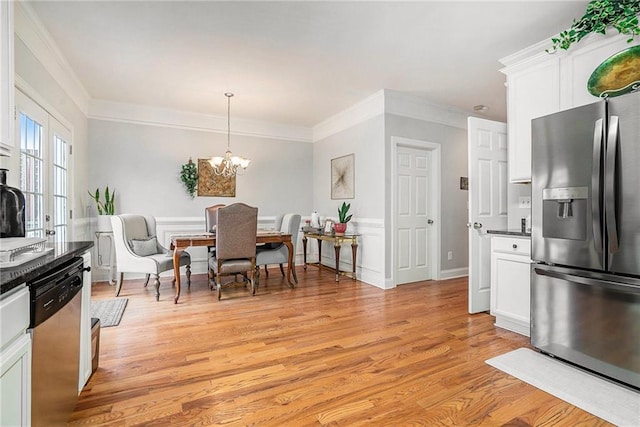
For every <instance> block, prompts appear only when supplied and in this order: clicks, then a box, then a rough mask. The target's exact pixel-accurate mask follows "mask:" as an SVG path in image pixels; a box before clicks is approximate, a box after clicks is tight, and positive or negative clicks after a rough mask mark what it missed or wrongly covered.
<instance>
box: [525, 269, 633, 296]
mask: <svg viewBox="0 0 640 427" xmlns="http://www.w3.org/2000/svg"><path fill="white" fill-rule="evenodd" d="M534 270H535V272H536V274H538V275H540V276H549V277H553V278H554V279H560V280H566V281H569V282H573V283H579V284H581V285H587V286H595V287H600V288H602V287H607V288H608V289H612V290H617V291H619V292H632V293H638V291H639V288H638V286H634V285H627V284H624V283H619V282H612V281H611V280H604V279H592V278H590V277H584V276H574V275H573V274H567V273H561V272H559V271H551V270H545V269H542V268H537V267H536V268H534Z"/></svg>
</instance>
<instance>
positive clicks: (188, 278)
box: [186, 264, 191, 288]
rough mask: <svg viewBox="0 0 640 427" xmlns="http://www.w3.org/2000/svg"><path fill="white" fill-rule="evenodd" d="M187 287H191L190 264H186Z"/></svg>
mask: <svg viewBox="0 0 640 427" xmlns="http://www.w3.org/2000/svg"><path fill="white" fill-rule="evenodd" d="M186 270H187V273H186V274H187V287H188V288H190V287H191V264H187V268H186Z"/></svg>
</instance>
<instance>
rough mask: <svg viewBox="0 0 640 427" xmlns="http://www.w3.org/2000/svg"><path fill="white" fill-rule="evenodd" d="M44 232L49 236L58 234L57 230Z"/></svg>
mask: <svg viewBox="0 0 640 427" xmlns="http://www.w3.org/2000/svg"><path fill="white" fill-rule="evenodd" d="M44 234H46V235H47V236H53V235H54V234H56V230H44Z"/></svg>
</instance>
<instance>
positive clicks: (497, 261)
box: [491, 237, 531, 336]
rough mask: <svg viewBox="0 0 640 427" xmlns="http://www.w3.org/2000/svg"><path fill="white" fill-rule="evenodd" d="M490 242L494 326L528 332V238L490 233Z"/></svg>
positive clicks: (529, 297)
mask: <svg viewBox="0 0 640 427" xmlns="http://www.w3.org/2000/svg"><path fill="white" fill-rule="evenodd" d="M491 243H492V246H491V247H492V252H491V314H492V315H493V316H495V317H496V326H499V327H501V328H504V329H508V330H510V331H514V332H518V333H520V334H522V335H526V336H529V324H530V319H529V317H530V307H529V305H530V301H531V296H530V283H531V272H530V271H531V258H530V255H529V253H530V252H529V245H530V241H529V240H528V239H516V238H514V239H511V238H502V237H494V238H492V241H491Z"/></svg>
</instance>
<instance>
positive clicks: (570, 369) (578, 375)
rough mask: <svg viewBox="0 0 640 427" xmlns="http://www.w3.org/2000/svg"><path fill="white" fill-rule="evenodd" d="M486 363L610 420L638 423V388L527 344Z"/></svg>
mask: <svg viewBox="0 0 640 427" xmlns="http://www.w3.org/2000/svg"><path fill="white" fill-rule="evenodd" d="M487 363H488V364H489V365H491V366H493V367H494V368H498V369H500V370H501V371H504V372H506V373H507V374H509V375H512V376H514V377H516V378H518V379H520V380H522V381H524V382H526V383H529V384H531V385H532V386H534V387H537V388H539V389H540V390H543V391H546V392H547V393H549V394H552V395H554V396H556V397H557V398H559V399H562V400H564V401H565V402H568V403H570V404H572V405H574V406H577V407H578V408H580V409H582V410H584V411H587V412H589V413H590V414H593V415H595V416H596V417H599V418H602V419H603V420H605V421H608V422H610V423H612V424H615V425H618V426H624V427H638V426H640V393H638V392H634V391H632V390H630V389H628V388H625V387H623V386H620V385H617V384H615V383H613V382H610V381H607V380H605V379H603V378H600V377H597V376H595V375H592V374H590V373H588V372H585V371H583V370H581V369H578V368H576V367H574V366H571V365H569V364H567V363H565V362H562V361H560V360H557V359H553V358H551V357H549V356H545V355H544V354H541V353H538V352H536V351H533V350H530V349H528V348H519V349H517V350H514V351H511V352H509V353H506V354H503V355H501V356H497V357H494V358H492V359H489V360H487Z"/></svg>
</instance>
